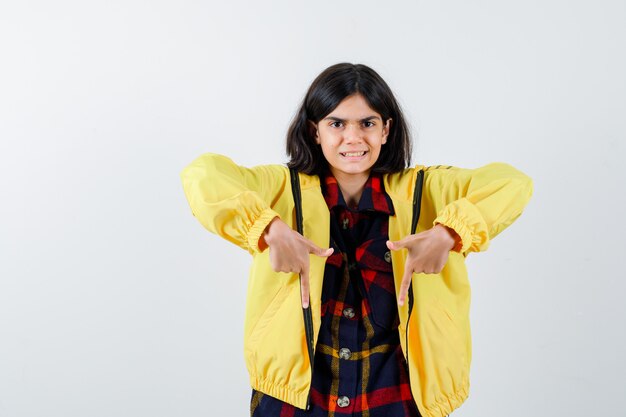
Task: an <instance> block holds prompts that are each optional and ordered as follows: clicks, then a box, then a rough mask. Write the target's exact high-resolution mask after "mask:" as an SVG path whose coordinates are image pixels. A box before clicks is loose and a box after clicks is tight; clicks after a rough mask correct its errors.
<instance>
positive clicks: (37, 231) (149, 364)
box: [0, 0, 626, 417]
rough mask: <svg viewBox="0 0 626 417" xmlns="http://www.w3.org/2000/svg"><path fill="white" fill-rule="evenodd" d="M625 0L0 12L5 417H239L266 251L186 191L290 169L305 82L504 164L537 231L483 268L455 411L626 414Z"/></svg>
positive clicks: (440, 157) (499, 251) (473, 261)
mask: <svg viewBox="0 0 626 417" xmlns="http://www.w3.org/2000/svg"><path fill="white" fill-rule="evenodd" d="M625 20H626V3H624V2H623V1H608V0H604V1H596V2H583V1H557V0H542V1H525V2H512V1H475V2H468V1H459V0H457V1H448V2H408V1H407V2H390V3H383V2H374V1H363V0H360V1H352V0H344V1H317V2H293V1H291V2H289V1H281V2H278V1H276V2H258V1H250V2H247V3H246V2H241V1H229V2H219V3H218V2H215V3H211V2H199V1H180V0H179V1H147V0H143V1H142V0H131V1H128V0H126V1H88V2H87V1H73V2H72V1H63V0H60V1H56V2H44V1H13V2H10V1H3V2H2V3H0V60H1V61H0V140H1V142H0V195H1V204H0V227H1V229H0V416H1V417H31V416H33V417H34V416H37V417H39V416H46V417H57V416H58V417H85V416H89V417H111V416H115V417H126V416H151V417H161V416H163V417H165V416H177V417H178V416H185V417H193V416H218V415H220V416H221V415H223V416H245V415H248V413H249V411H248V410H249V399H250V387H249V386H248V379H247V373H246V370H245V366H244V359H243V347H242V344H243V314H244V302H245V288H246V284H247V274H248V266H249V264H250V257H249V255H248V253H247V252H245V251H243V250H241V249H239V248H237V247H236V246H234V245H232V244H230V243H228V242H226V241H223V240H221V239H220V238H219V237H217V236H215V235H212V234H210V233H209V232H207V231H206V230H205V229H203V228H202V226H201V225H200V224H199V223H198V222H197V221H196V220H195V218H194V217H193V216H192V214H191V211H190V209H189V207H188V204H187V201H186V199H185V197H184V194H183V191H182V186H181V183H180V178H179V173H180V171H181V170H182V169H183V168H184V166H186V165H187V164H188V163H189V162H191V160H193V159H194V158H195V157H197V156H199V155H200V154H201V153H203V152H207V151H211V152H218V153H223V154H226V155H229V156H230V157H232V158H233V159H234V160H235V161H236V162H237V163H240V164H242V165H246V166H253V165H257V164H264V163H284V162H286V156H285V153H284V140H285V133H286V129H287V126H288V125H289V122H290V120H291V117H292V116H293V115H294V113H295V111H296V109H297V106H298V104H299V103H300V100H301V99H302V97H303V95H304V93H305V91H306V89H307V88H308V86H309V84H310V82H311V81H312V80H313V79H314V78H315V76H316V75H317V74H319V73H320V72H321V71H322V70H323V69H324V68H326V67H327V66H329V65H332V64H334V63H337V62H352V63H364V64H367V65H369V66H371V67H372V68H374V69H375V70H376V71H377V72H379V74H380V75H381V76H382V77H383V78H384V79H385V80H386V81H387V82H388V84H389V85H390V86H391V88H392V90H393V91H394V93H395V94H396V95H397V97H398V99H399V101H400V103H401V105H402V106H403V108H404V110H405V111H406V116H407V118H408V120H409V122H410V124H411V126H412V128H413V135H414V139H415V152H414V158H413V163H420V164H427V165H431V164H448V165H457V166H461V167H466V168H473V167H478V166H480V165H483V164H486V163H488V162H492V161H504V162H508V163H510V164H512V165H513V166H515V167H516V168H518V169H520V170H522V171H523V172H525V173H526V174H528V175H529V176H530V177H531V178H532V179H533V180H534V195H533V198H532V200H531V202H530V204H529V205H528V206H527V208H526V210H525V212H524V214H522V216H521V217H520V218H519V219H518V220H517V221H516V222H515V223H514V224H513V225H511V226H510V227H509V228H508V229H507V230H506V231H504V232H503V233H502V234H501V235H500V236H498V237H497V238H496V239H495V240H494V241H493V242H492V243H491V247H490V248H489V249H488V250H487V251H486V252H484V253H480V254H472V255H470V256H469V258H468V260H467V263H468V268H469V273H470V280H471V282H472V291H473V298H472V310H471V320H472V334H473V340H474V351H473V363H472V373H471V393H470V397H469V399H468V400H467V401H466V402H465V403H464V404H463V405H462V406H461V408H460V409H458V410H457V411H455V412H454V413H453V415H454V416H458V417H502V416H507V417H527V416H529V415H533V416H568V417H578V416H581V417H582V416H589V415H593V416H603V415H612V416H626V406H624V402H623V401H624V398H625V397H626V384H625V383H624V375H625V374H626V361H625V359H624V352H626V337H625V332H624V330H623V329H624V319H626V314H625V313H626V307H625V303H624V297H625V293H626V292H625V290H626V283H625V282H626V273H625V272H624V270H625V266H624V248H625V244H624V236H625V235H626V228H625V226H624V223H625V221H626V220H625V219H626V202H625V195H626V193H625V192H624V180H625V179H626V175H625V174H624V168H623V166H622V164H623V161H624V158H625V157H626V152H625V144H624V141H625V139H626V138H625V136H626V121H625V120H626V118H625V116H626V99H625V97H626V82H625V77H624V74H626V58H625V51H626V29H625V26H624V21H625Z"/></svg>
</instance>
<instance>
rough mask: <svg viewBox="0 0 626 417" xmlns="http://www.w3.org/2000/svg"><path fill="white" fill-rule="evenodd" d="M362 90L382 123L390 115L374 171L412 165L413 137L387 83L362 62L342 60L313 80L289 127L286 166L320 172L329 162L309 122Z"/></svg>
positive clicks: (386, 170)
mask: <svg viewBox="0 0 626 417" xmlns="http://www.w3.org/2000/svg"><path fill="white" fill-rule="evenodd" d="M357 93H358V94H360V95H362V96H363V98H365V101H366V102H367V104H368V105H369V106H370V107H371V108H372V109H374V110H376V112H378V113H379V114H380V115H381V117H382V119H383V123H384V122H385V121H386V120H387V119H389V118H390V117H391V119H392V120H391V127H390V130H389V135H388V136H387V143H386V144H385V145H383V147H382V148H381V151H380V155H379V156H378V160H377V161H376V163H375V164H374V166H373V167H372V170H373V171H375V172H381V173H392V172H398V171H401V170H403V169H405V168H407V167H409V166H410V165H411V137H410V132H409V128H408V125H407V124H406V122H405V120H404V116H403V114H402V110H401V109H400V105H399V104H398V102H397V101H396V98H395V97H394V95H393V93H392V92H391V89H390V88H389V86H388V85H387V83H386V82H385V81H384V80H383V79H382V78H381V77H380V75H378V74H377V73H376V71H374V70H373V69H371V68H370V67H368V66H366V65H363V64H350V63H346V62H344V63H339V64H335V65H332V66H330V67H328V68H326V69H325V70H324V71H323V72H322V73H321V74H320V75H318V76H317V78H315V80H313V83H312V84H311V86H310V87H309V89H308V91H307V93H306V95H305V96H304V99H303V100H302V104H301V106H300V108H299V109H298V111H297V113H296V115H295V116H294V118H293V120H292V122H291V125H290V126H289V130H288V131H287V155H288V156H289V162H287V166H288V167H290V168H295V169H297V170H298V171H300V172H303V173H305V174H309V175H320V174H321V173H322V172H323V170H324V169H325V168H326V167H327V166H328V162H327V161H326V158H325V157H324V154H323V153H322V149H321V147H320V146H319V145H318V144H317V143H316V142H315V136H314V131H313V129H312V127H311V125H310V123H309V122H308V121H309V120H310V121H313V122H314V123H316V124H317V123H318V122H319V121H320V120H322V119H323V118H324V117H326V116H327V115H328V114H330V113H331V112H332V111H333V110H334V109H335V108H336V107H337V106H338V105H339V103H340V102H341V101H342V100H343V99H345V98H346V97H349V96H351V95H353V94H357Z"/></svg>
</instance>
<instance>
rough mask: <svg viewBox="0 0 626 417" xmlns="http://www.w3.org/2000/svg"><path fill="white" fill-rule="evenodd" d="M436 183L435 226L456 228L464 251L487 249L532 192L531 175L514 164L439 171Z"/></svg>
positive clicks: (518, 214)
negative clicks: (441, 225) (437, 207)
mask: <svg viewBox="0 0 626 417" xmlns="http://www.w3.org/2000/svg"><path fill="white" fill-rule="evenodd" d="M437 171H438V173H440V175H436V176H435V178H437V179H436V180H435V182H436V184H432V185H434V186H435V187H436V188H437V189H438V190H439V191H438V192H437V193H441V194H440V195H439V196H438V197H439V198H438V200H439V201H438V202H437V205H438V206H439V207H441V208H440V209H439V211H438V212H437V213H436V215H437V216H436V218H435V220H434V221H433V226H434V225H436V224H438V223H440V224H443V225H445V226H448V227H450V228H452V229H454V230H455V231H456V232H457V234H458V235H459V236H460V238H461V244H460V245H458V246H460V248H459V247H458V246H457V247H456V248H455V249H457V250H458V252H461V253H467V252H480V251H485V250H486V249H487V248H488V247H489V243H490V241H491V239H493V238H494V237H496V236H497V235H498V234H499V233H500V232H502V231H503V230H504V229H505V228H506V227H508V226H509V225H510V224H511V223H513V222H514V221H515V220H516V219H517V218H518V217H519V216H520V215H521V214H522V210H523V209H524V207H525V206H526V204H528V202H529V200H530V197H531V196H532V193H533V182H532V179H531V178H530V177H528V176H527V175H526V174H524V173H522V172H521V171H519V170H517V169H516V168H514V167H513V166H511V165H509V164H506V163H502V162H493V163H490V164H487V165H484V166H482V167H480V168H476V169H464V168H457V167H449V169H440V170H437Z"/></svg>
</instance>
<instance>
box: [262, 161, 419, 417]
mask: <svg viewBox="0 0 626 417" xmlns="http://www.w3.org/2000/svg"><path fill="white" fill-rule="evenodd" d="M321 186H322V193H323V195H324V199H325V200H326V203H327V204H328V208H329V210H330V219H331V221H330V227H331V232H330V237H331V246H332V247H333V248H334V252H333V254H332V255H331V256H329V257H328V258H327V260H326V268H325V270H324V283H323V288H322V311H321V316H322V323H321V327H320V332H319V337H318V341H317V347H316V350H315V358H314V367H313V381H312V385H311V409H310V410H301V409H299V408H296V407H294V406H292V405H290V404H287V403H284V402H282V401H280V400H278V399H276V398H273V397H271V396H269V395H267V394H264V393H261V392H259V391H256V390H254V389H253V390H252V399H251V403H250V415H251V416H252V417H326V416H336V417H344V416H354V417H366V416H367V417H388V416H393V417H409V416H410V417H419V416H420V414H419V412H418V410H417V407H416V406H415V402H414V400H413V397H412V395H411V389H410V387H409V380H408V371H407V365H406V361H405V359H404V355H403V353H402V350H401V348H400V339H399V333H398V324H399V317H398V311H397V307H396V303H397V302H396V296H395V290H394V280H393V272H392V268H391V256H390V253H389V250H388V249H387V246H386V244H385V242H386V241H387V240H388V232H387V226H388V220H389V216H390V215H393V214H394V209H393V205H392V202H391V199H390V198H389V196H388V195H387V194H386V193H385V191H384V188H383V182H382V176H381V175H380V174H377V173H372V174H371V175H370V177H369V179H368V180H367V182H366V184H365V188H364V190H363V194H362V195H361V199H360V201H359V204H358V207H348V205H347V204H346V202H345V201H344V198H343V195H342V193H341V191H340V190H339V186H338V184H337V180H336V179H335V178H334V177H333V176H332V174H330V172H329V171H327V172H326V174H325V175H323V176H322V181H321Z"/></svg>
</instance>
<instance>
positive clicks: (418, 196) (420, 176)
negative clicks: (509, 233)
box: [404, 170, 424, 415]
mask: <svg viewBox="0 0 626 417" xmlns="http://www.w3.org/2000/svg"><path fill="white" fill-rule="evenodd" d="M423 185H424V171H422V170H419V171H418V173H417V178H416V179H415V189H414V190H413V216H412V217H413V218H412V219H411V234H415V231H416V229H417V222H418V220H419V217H420V209H421V202H422V187H423ZM408 296H409V312H408V314H407V317H406V329H405V332H404V337H405V342H404V346H405V347H406V369H407V379H408V381H409V390H410V389H411V368H410V367H409V321H410V320H411V312H412V311H413V274H411V283H410V284H409V294H408ZM413 401H415V400H413ZM415 408H418V407H417V403H416V404H415ZM417 412H418V413H420V411H419V408H418V410H417ZM420 415H422V414H421V413H420Z"/></svg>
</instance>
